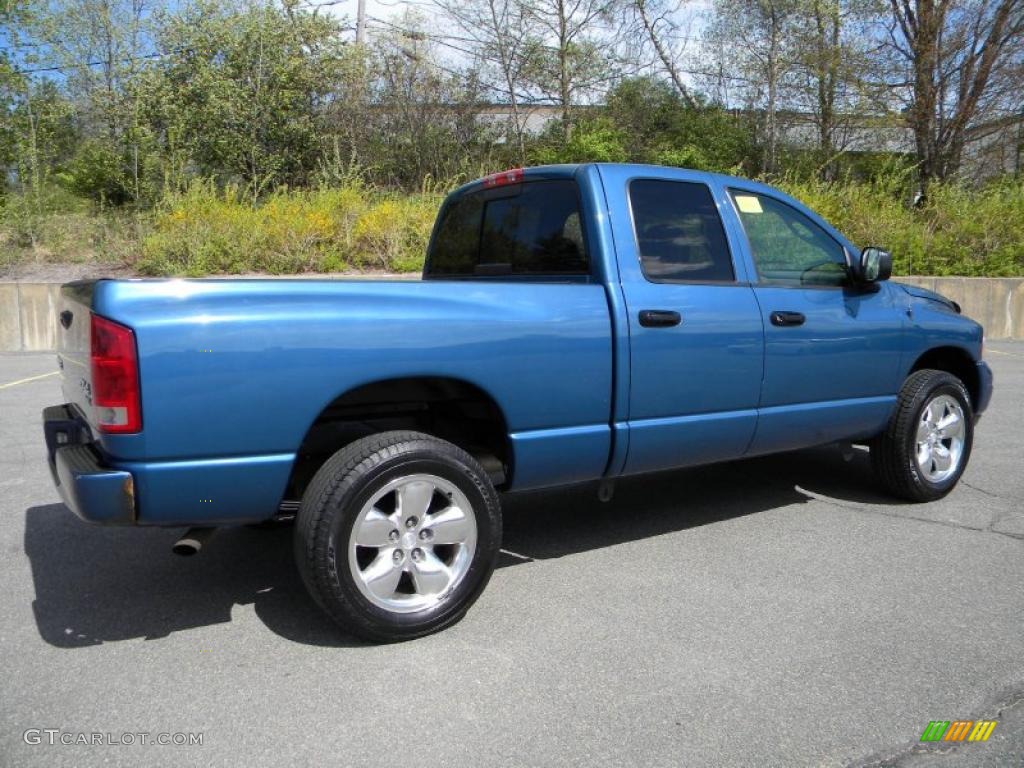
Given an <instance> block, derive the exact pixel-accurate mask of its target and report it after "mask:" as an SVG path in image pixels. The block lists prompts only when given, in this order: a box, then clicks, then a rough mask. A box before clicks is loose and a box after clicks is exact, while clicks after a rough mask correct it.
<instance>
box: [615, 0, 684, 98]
mask: <svg viewBox="0 0 1024 768" xmlns="http://www.w3.org/2000/svg"><path fill="white" fill-rule="evenodd" d="M680 4H681V3H677V4H676V5H674V6H669V5H667V4H666V2H665V0H631V2H630V3H629V6H628V9H627V12H628V13H630V14H632V15H634V16H635V22H636V24H637V25H638V26H639V29H637V30H635V31H634V33H633V34H634V36H637V37H639V38H640V40H641V41H646V42H648V43H650V45H651V47H652V48H654V52H655V54H656V55H657V58H658V61H659V62H660V63H661V66H662V68H663V69H664V70H665V73H666V74H667V75H668V76H669V79H670V80H671V82H672V85H673V86H675V89H676V91H677V92H678V94H679V96H680V97H681V98H682V99H683V101H685V102H686V103H687V105H689V106H691V107H696V106H697V101H696V99H694V97H693V95H692V94H691V93H690V89H689V88H688V87H687V86H686V83H684V82H683V73H682V71H681V68H680V66H679V59H680V50H678V49H680V48H682V47H684V46H682V45H680V44H676V45H673V43H672V42H671V38H672V37H673V36H674V35H675V34H676V33H677V32H678V25H677V24H676V22H675V21H674V16H675V13H676V12H677V11H678V10H679V6H680ZM641 47H642V42H641Z"/></svg>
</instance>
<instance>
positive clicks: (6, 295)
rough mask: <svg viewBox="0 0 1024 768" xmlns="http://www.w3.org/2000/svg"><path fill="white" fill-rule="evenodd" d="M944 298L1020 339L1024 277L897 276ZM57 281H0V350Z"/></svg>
mask: <svg viewBox="0 0 1024 768" xmlns="http://www.w3.org/2000/svg"><path fill="white" fill-rule="evenodd" d="M896 279H897V280H899V281H901V282H905V283H913V284H914V285H919V286H922V287H924V288H930V289H931V290H933V291H937V292H938V293H941V294H943V295H944V296H948V297H949V298H951V299H953V300H954V301H956V302H957V303H959V304H960V306H961V307H962V308H963V311H964V314H966V315H969V316H970V317H973V318H974V319H975V320H977V321H978V322H980V323H981V324H982V325H984V326H985V334H986V337H987V338H989V339H1024V278H1020V277H1015V278H1010V277H1006V278H997V277H993V278H988V277H899V278H896ZM59 294H60V284H59V283H2V282H0V352H46V351H51V350H53V349H54V347H55V345H56V335H57V334H56V331H57V304H58V299H59Z"/></svg>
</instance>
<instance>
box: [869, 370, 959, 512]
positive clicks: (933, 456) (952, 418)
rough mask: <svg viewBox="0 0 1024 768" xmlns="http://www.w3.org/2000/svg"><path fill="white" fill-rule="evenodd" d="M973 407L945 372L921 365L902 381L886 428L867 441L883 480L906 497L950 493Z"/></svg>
mask: <svg viewBox="0 0 1024 768" xmlns="http://www.w3.org/2000/svg"><path fill="white" fill-rule="evenodd" d="M973 440H974V412H973V411H972V410H971V399H970V396H969V395H968V394H967V390H966V388H965V387H964V385H963V382H961V381H960V379H958V378H957V377H956V376H953V375H952V374H949V373H946V372H945V371H935V370H921V371H917V372H915V373H913V374H911V375H910V376H909V377H907V380H906V381H905V382H904V383H903V387H902V389H901V390H900V394H899V398H898V399H897V403H896V410H895V411H894V412H893V415H892V416H891V417H890V419H889V424H888V426H887V427H886V430H885V432H883V433H882V434H881V435H879V436H878V437H877V438H876V439H875V441H874V443H873V444H872V445H871V459H872V463H873V464H874V467H875V473H876V474H877V475H878V477H879V479H880V480H881V481H882V484H883V485H884V486H885V487H886V488H887V489H888V490H889V491H890V492H891V493H893V494H895V495H897V496H901V497H903V498H904V499H908V500H909V501H932V500H934V499H938V498H941V497H943V496H945V495H946V494H947V493H949V492H950V491H951V490H952V489H953V486H955V485H956V483H957V481H958V480H959V479H960V475H962V474H963V471H964V469H965V468H966V467H967V460H968V459H969V458H970V455H971V445H972V442H973Z"/></svg>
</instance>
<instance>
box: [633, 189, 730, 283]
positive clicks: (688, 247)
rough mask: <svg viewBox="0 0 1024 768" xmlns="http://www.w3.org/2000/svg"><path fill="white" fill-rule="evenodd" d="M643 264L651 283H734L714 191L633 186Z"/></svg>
mask: <svg viewBox="0 0 1024 768" xmlns="http://www.w3.org/2000/svg"><path fill="white" fill-rule="evenodd" d="M629 202H630V205H631V206H632V208H633V226H634V228H635V229H636V242H637V247H638V248H639V249H640V264H641V266H642V267H643V270H644V274H645V275H646V276H647V277H648V278H649V279H651V280H685V281H709V280H713V281H723V280H724V281H731V280H734V279H735V275H734V273H733V269H732V258H731V256H730V255H729V245H728V243H727V242H726V239H725V230H724V229H723V228H722V220H721V218H720V217H719V215H718V211H717V209H716V208H715V201H714V199H713V198H712V197H711V190H709V189H708V188H707V186H706V185H704V184H693V183H690V182H684V181H656V180H653V179H637V180H636V181H633V182H631V183H630V185H629Z"/></svg>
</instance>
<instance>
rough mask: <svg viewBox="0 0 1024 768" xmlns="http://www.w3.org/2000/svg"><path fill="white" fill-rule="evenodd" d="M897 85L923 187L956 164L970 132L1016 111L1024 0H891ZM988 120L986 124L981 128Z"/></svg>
mask: <svg viewBox="0 0 1024 768" xmlns="http://www.w3.org/2000/svg"><path fill="white" fill-rule="evenodd" d="M890 6H891V10H892V20H891V23H890V26H889V44H890V48H891V50H892V52H893V54H894V56H895V58H896V60H897V62H898V64H899V65H900V70H901V77H900V78H899V79H898V80H897V81H896V82H895V83H894V85H895V86H896V87H897V88H902V89H903V91H905V92H906V93H908V95H909V99H907V101H908V104H907V107H908V108H907V122H908V124H909V126H910V128H911V130H912V131H913V134H914V143H915V147H916V150H917V157H918V163H919V165H918V174H919V179H920V184H921V190H922V193H926V192H927V189H928V186H929V184H930V183H931V182H932V181H933V180H943V179H948V178H950V177H951V176H953V175H954V174H955V173H956V172H957V171H958V169H959V168H960V164H961V161H962V158H963V153H964V147H965V146H966V144H967V143H968V141H969V140H970V139H971V138H972V136H977V135H979V134H981V133H983V132H984V131H985V130H986V129H987V127H988V126H991V125H993V124H996V125H998V123H999V121H1000V118H1003V117H1006V116H1008V115H1009V114H1012V113H1013V112H1014V111H1016V112H1019V111H1020V109H1021V98H1020V90H1021V88H1022V87H1024V61H1022V56H1024V0H890ZM986 124H988V126H986Z"/></svg>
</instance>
